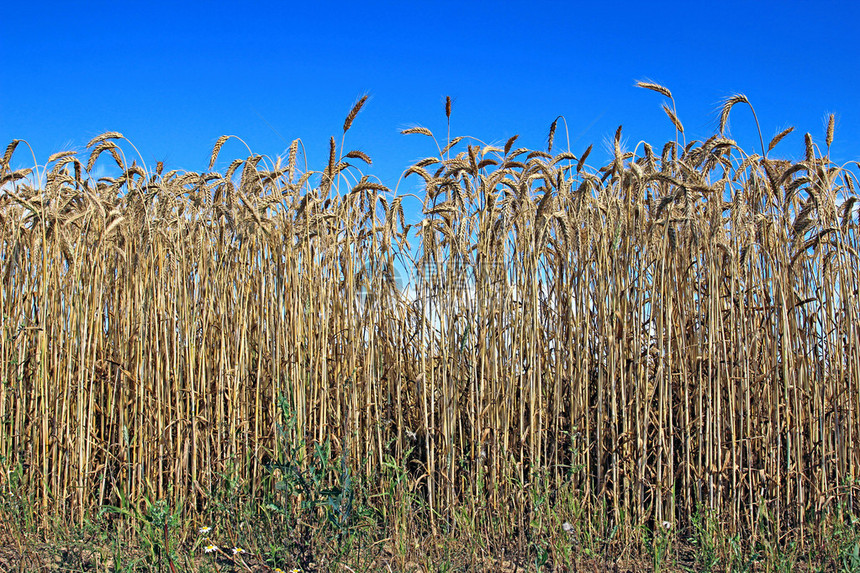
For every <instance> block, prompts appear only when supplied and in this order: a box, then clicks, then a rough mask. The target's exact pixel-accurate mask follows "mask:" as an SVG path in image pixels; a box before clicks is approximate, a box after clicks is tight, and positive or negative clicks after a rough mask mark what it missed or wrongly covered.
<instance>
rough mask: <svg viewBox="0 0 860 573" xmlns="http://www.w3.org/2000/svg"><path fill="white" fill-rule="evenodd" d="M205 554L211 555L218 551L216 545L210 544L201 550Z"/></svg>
mask: <svg viewBox="0 0 860 573" xmlns="http://www.w3.org/2000/svg"><path fill="white" fill-rule="evenodd" d="M203 551H204V552H205V553H212V552H213V551H218V546H217V545H212V544H211V543H210V544H209V545H207V546H206V547H204V548H203Z"/></svg>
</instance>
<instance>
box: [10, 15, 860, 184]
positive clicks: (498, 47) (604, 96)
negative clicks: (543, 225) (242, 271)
mask: <svg viewBox="0 0 860 573" xmlns="http://www.w3.org/2000/svg"><path fill="white" fill-rule="evenodd" d="M416 6H417V7H416ZM858 22H860V9H858V4H856V3H854V2H845V3H836V2H816V3H813V2H803V3H801V2H774V1H770V2H768V1H765V2H733V1H728V2H716V3H714V2H701V3H700V2H677V3H659V2H619V3H609V2H603V3H602V2H591V3H588V4H585V5H582V6H576V3H574V2H542V1H539V0H535V1H532V2H523V3H502V2H468V1H459V2H422V3H419V2H348V3H347V2H318V3H314V2H302V3H293V2H287V1H282V2H250V3H248V4H246V5H244V6H241V7H240V4H238V3H236V2H229V3H222V2H206V3H200V4H187V5H183V4H182V3H176V4H173V3H163V4H162V3H157V2H129V1H126V2H116V1H114V2H110V3H100V2H87V3H69V2H62V3H60V2H57V3H50V2H38V1H33V2H20V1H14V2H8V3H6V4H5V5H4V8H3V10H2V16H0V62H2V64H3V68H2V70H3V71H2V79H0V145H2V146H3V147H5V145H6V144H7V143H8V142H9V141H11V140H12V139H13V138H19V139H26V140H27V141H28V142H29V143H30V144H31V145H32V146H33V148H34V150H35V153H36V157H37V160H38V161H39V163H44V161H45V160H46V159H47V157H48V155H49V154H50V153H53V152H55V151H60V150H65V149H83V147H84V145H85V144H86V142H87V141H88V140H89V139H90V138H92V137H93V136H95V135H97V134H99V133H101V132H103V131H107V130H115V131H120V132H122V133H123V134H124V135H126V136H127V137H128V138H129V139H131V140H132V141H133V142H134V143H135V145H136V146H137V147H138V149H139V150H140V151H141V153H142V155H143V158H144V159H145V160H146V162H147V164H148V166H149V167H150V168H151V167H153V166H154V162H155V161H164V162H165V163H166V167H167V168H168V169H170V168H176V169H188V170H203V169H205V168H206V165H207V162H208V157H209V153H210V151H211V149H212V145H213V144H214V142H215V140H216V139H217V138H218V136H219V135H221V134H235V135H238V136H240V137H242V138H243V139H244V140H245V141H246V142H247V143H248V144H249V145H250V147H251V149H252V150H253V151H254V152H255V153H261V154H267V155H270V156H275V155H278V154H283V153H285V152H286V149H287V148H288V146H289V142H290V141H291V140H292V139H294V138H297V137H300V138H301V139H302V140H303V141H304V143H305V146H306V148H307V151H308V155H309V161H310V166H311V168H316V169H320V168H322V167H323V166H324V164H325V161H326V159H327V147H328V139H329V137H330V136H332V135H334V136H335V137H336V138H337V140H338V142H339V141H340V134H341V128H342V125H343V120H344V117H345V116H346V114H347V112H348V111H349V109H350V107H351V105H352V104H353V103H354V102H355V101H356V100H357V98H358V97H360V96H361V95H363V94H369V95H370V100H369V101H368V103H367V105H366V106H365V108H364V110H363V111H362V113H361V114H360V115H359V117H358V119H357V120H356V122H355V124H354V127H353V129H352V130H351V131H350V133H349V134H348V137H347V146H346V147H347V148H357V149H360V150H362V151H364V152H366V153H368V154H369V155H370V156H371V157H372V158H373V160H374V165H373V166H372V167H370V168H369V169H368V171H369V172H371V173H373V174H376V175H377V176H379V177H380V178H381V179H382V180H383V182H384V183H386V184H387V185H389V186H393V185H394V184H395V183H396V182H397V177H398V176H399V174H400V173H401V172H402V171H403V170H404V169H405V168H406V167H408V166H409V164H410V162H412V161H414V160H416V159H419V158H421V157H424V156H427V155H430V154H432V153H433V152H434V150H435V147H434V146H433V145H432V142H430V141H429V140H428V139H426V138H424V137H422V136H419V135H412V136H403V135H400V134H399V131H400V130H401V129H403V128H406V127H409V126H412V125H417V124H420V125H424V126H426V127H428V128H430V129H432V130H433V131H434V132H436V133H437V135H438V136H440V137H443V136H444V131H445V129H444V128H445V117H444V113H443V102H444V98H445V96H451V97H452V98H453V100H454V108H453V115H452V133H453V134H454V135H471V136H474V137H477V138H480V139H482V140H484V141H486V142H498V143H501V142H504V141H505V140H506V139H507V138H508V137H510V136H512V135H514V134H520V137H521V139H520V144H521V145H525V146H529V147H532V148H543V147H544V146H545V145H546V136H547V131H548V129H549V125H550V123H551V122H552V121H553V119H554V118H555V117H556V116H558V115H563V116H565V118H566V119H567V122H568V125H569V130H570V138H571V144H572V151H573V152H574V153H577V154H579V153H581V151H582V150H583V149H584V148H585V147H586V146H587V145H589V144H591V143H594V144H595V150H599V149H601V148H602V146H603V145H604V142H606V141H607V140H609V139H610V138H611V137H612V135H613V133H614V132H615V129H616V128H617V127H618V125H623V126H624V131H623V133H624V138H625V140H626V142H627V146H628V148H632V147H633V146H634V145H635V144H636V142H637V141H639V140H647V141H649V142H651V143H653V144H655V145H662V144H663V143H665V142H666V141H668V140H670V139H672V138H673V137H674V131H673V128H672V125H671V124H670V122H669V120H668V119H667V118H666V116H665V115H664V114H663V112H662V111H661V109H660V104H661V102H662V99H663V98H662V97H661V96H659V95H658V94H656V93H653V92H649V91H645V90H642V89H638V88H635V87H634V82H635V81H636V80H638V79H646V78H649V79H651V80H653V81H656V82H658V83H661V84H663V85H665V86H666V87H668V88H669V89H671V90H672V92H673V93H674V95H675V99H676V100H677V106H678V114H679V117H680V119H681V121H682V122H683V123H684V126H685V128H686V131H687V139H688V140H689V139H693V138H695V139H704V138H706V137H707V136H709V135H710V134H711V133H713V130H714V129H715V126H716V121H717V120H716V117H717V114H716V111H715V110H716V109H717V106H718V105H719V102H720V100H721V99H722V98H725V97H727V96H730V95H732V94H734V93H737V92H743V93H745V94H746V95H747V96H748V97H749V99H750V100H751V101H752V103H753V105H754V106H755V108H756V111H757V113H758V117H759V120H760V122H761V127H762V131H763V134H764V138H765V142H767V140H769V139H770V137H772V136H773V135H774V134H775V133H777V132H778V131H781V130H782V129H784V128H785V127H787V126H789V125H794V126H795V128H796V132H795V133H793V134H792V135H790V136H789V137H788V138H786V139H785V140H784V141H783V142H782V143H781V144H780V146H779V147H778V148H777V150H776V152H777V155H783V156H787V157H792V156H793V157H799V156H800V155H801V154H802V152H803V133H804V132H807V131H808V132H811V133H812V134H813V136H814V137H815V138H816V140H817V141H819V142H821V143H822V145H823V140H824V130H825V122H826V116H827V114H828V113H830V112H833V113H835V114H836V116H837V129H836V139H835V144H834V147H833V159H834V160H836V161H838V162H840V163H841V162H845V161H848V160H857V159H860V105H858V102H860V89H858V88H860V85H858V75H860V74H858V71H860V45H858V32H857V30H858V28H857V25H858ZM731 129H732V135H733V136H734V137H735V138H736V139H738V140H739V142H740V143H741V144H742V146H743V147H744V148H745V149H747V150H749V151H753V150H755V151H758V136H757V135H755V132H754V131H753V123H752V117H751V115H750V114H749V112H748V110H746V109H744V108H742V107H741V106H737V107H736V108H735V109H734V111H733V113H732V121H731ZM564 145H565V136H564V132H563V131H561V128H560V131H559V132H558V134H557V135H556V147H557V148H558V147H559V146H564ZM246 155H247V152H246V151H245V150H244V148H243V147H241V146H240V145H239V144H237V143H235V142H231V143H229V144H228V145H227V146H225V147H224V149H223V151H222V159H224V160H227V159H228V158H229V159H233V158H237V157H240V156H242V157H244V156H246ZM15 157H16V161H15V164H16V166H30V165H32V159H31V158H29V156H28V152H27V151H26V150H25V149H23V148H19V150H18V151H17V152H16V156H15ZM592 157H593V158H595V161H589V163H590V164H592V165H594V166H599V165H601V164H602V162H601V159H602V158H603V157H601V156H600V154H597V153H596V154H595V155H592ZM225 163H226V161H222V162H220V164H221V166H222V167H223V165H224V164H225ZM414 185H415V183H413V182H411V180H410V183H409V185H407V186H401V191H406V190H408V187H412V186H414Z"/></svg>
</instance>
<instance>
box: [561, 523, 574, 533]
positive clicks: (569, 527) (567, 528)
mask: <svg viewBox="0 0 860 573" xmlns="http://www.w3.org/2000/svg"><path fill="white" fill-rule="evenodd" d="M561 528H562V529H564V530H565V531H566V532H567V533H573V526H572V525H571V524H570V522H569V521H565V522H564V523H562V524H561Z"/></svg>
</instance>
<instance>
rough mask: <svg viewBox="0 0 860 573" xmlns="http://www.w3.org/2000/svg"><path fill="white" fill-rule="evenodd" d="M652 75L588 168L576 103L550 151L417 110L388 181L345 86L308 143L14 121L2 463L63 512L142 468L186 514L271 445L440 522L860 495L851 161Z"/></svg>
mask: <svg viewBox="0 0 860 573" xmlns="http://www.w3.org/2000/svg"><path fill="white" fill-rule="evenodd" d="M640 86H641V87H643V88H645V89H647V90H650V91H652V92H657V94H658V95H659V96H660V97H662V98H663V99H664V100H665V101H666V104H665V105H664V110H665V111H666V113H667V115H668V117H669V120H670V121H671V122H672V123H673V124H674V126H675V131H676V138H675V139H674V140H673V141H669V142H668V143H666V144H665V145H662V146H661V147H654V146H651V145H649V144H648V143H640V144H638V145H636V147H635V148H634V149H633V150H632V151H628V150H624V149H622V146H621V132H622V130H621V128H620V127H619V129H618V132H617V133H616V135H615V138H614V153H613V157H612V158H611V160H610V161H609V162H608V164H606V165H604V166H602V167H600V168H597V169H595V168H592V167H591V166H589V164H588V162H587V161H588V157H589V154H590V151H591V147H588V149H585V150H571V149H563V150H559V146H558V145H557V141H556V140H560V139H562V136H561V135H560V134H561V131H559V132H558V133H557V129H556V128H559V130H561V129H562V128H563V127H564V123H563V120H562V119H558V120H556V121H555V122H553V123H552V126H551V129H550V133H549V138H548V142H547V146H546V148H544V149H527V148H522V147H518V145H517V141H516V137H511V138H510V139H509V140H507V142H506V143H505V144H504V145H503V146H502V145H498V146H493V145H488V144H484V143H482V142H480V141H478V140H476V139H473V138H461V137H454V138H450V137H445V138H443V139H439V138H437V137H435V136H434V135H433V134H432V133H431V132H430V130H428V129H426V128H423V127H416V128H411V129H408V130H405V131H404V134H405V135H404V137H411V138H423V139H421V140H420V141H424V142H426V145H427V149H429V150H431V151H430V153H429V154H428V156H427V157H426V158H425V159H422V160H421V161H418V162H416V163H415V164H414V165H412V166H410V167H409V168H408V169H407V170H406V171H405V172H404V175H403V177H402V179H401V181H400V183H399V184H398V189H397V190H393V189H389V188H387V187H386V186H384V185H382V184H381V183H379V180H378V179H376V178H375V177H373V176H372V175H371V174H370V172H371V170H372V165H371V158H370V157H368V155H366V154H365V153H364V152H362V151H358V150H353V151H346V149H347V148H346V147H344V145H345V140H346V135H347V132H348V131H349V129H350V127H351V125H352V123H353V121H354V120H355V119H356V116H357V114H358V113H359V111H360V109H361V107H362V105H363V104H364V99H362V100H360V101H359V103H358V104H357V105H356V106H355V107H354V108H353V110H352V112H351V113H350V114H349V116H348V117H347V119H346V121H345V123H344V125H343V133H342V134H339V138H340V139H341V141H340V144H339V145H338V144H337V142H336V139H335V138H334V137H333V138H332V139H331V142H330V157H329V160H328V162H327V164H326V165H324V166H322V168H321V169H317V170H314V169H310V168H308V166H307V165H304V166H302V165H301V164H302V160H301V158H302V153H301V146H302V144H301V141H300V140H296V141H294V142H293V143H292V145H291V147H290V148H289V152H288V153H287V154H286V155H285V156H284V157H280V158H269V157H264V156H260V155H256V154H254V153H252V152H250V151H248V155H247V156H246V157H244V158H241V159H235V160H233V161H232V162H231V163H229V166H228V167H226V169H224V170H222V171H215V170H213V167H214V166H215V165H216V163H218V162H219V161H221V162H223V161H224V158H223V157H219V156H220V155H221V148H222V146H224V145H225V144H227V143H228V142H231V143H230V146H231V148H232V146H234V145H237V146H238V145H240V144H241V140H238V138H235V137H232V136H231V137H227V136H224V137H221V138H219V139H218V141H217V143H216V145H215V147H214V149H213V150H212V154H211V162H210V166H209V170H208V171H206V172H202V173H193V172H179V171H170V170H166V169H165V167H164V166H163V165H162V164H161V163H159V164H158V165H155V166H149V168H147V167H146V166H145V165H144V164H143V161H142V160H140V162H139V163H138V161H137V160H138V159H139V156H138V155H136V154H135V153H136V152H135V151H134V148H133V146H132V145H131V142H129V141H128V140H127V139H126V138H124V137H123V136H122V135H121V134H120V133H117V132H108V133H104V134H102V135H100V136H98V137H96V138H95V139H93V140H92V141H91V142H89V144H88V145H87V149H86V150H83V151H80V152H73V151H67V152H61V153H56V154H54V155H52V156H51V157H50V158H49V159H48V161H47V164H46V165H44V166H36V167H33V168H27V169H19V170H13V169H12V164H13V158H16V159H20V157H21V154H22V153H24V151H22V150H23V149H25V148H26V143H25V142H22V141H19V140H15V141H13V142H12V143H11V144H10V145H9V146H8V147H7V149H6V151H5V154H4V155H3V157H2V162H0V183H2V185H3V192H2V193H0V261H2V281H3V282H2V295H0V314H2V317H3V318H2V325H3V326H2V330H3V332H2V337H0V378H2V384H0V469H2V472H0V487H2V488H4V491H5V493H6V494H12V493H13V492H14V494H15V495H16V496H19V497H20V498H22V499H27V500H30V501H31V502H32V503H33V504H34V506H35V507H38V508H40V510H41V512H43V514H45V515H47V514H60V515H65V516H67V517H68V519H69V520H72V521H75V520H78V521H80V520H84V519H85V518H86V516H87V515H92V514H93V513H94V512H97V511H98V510H99V508H101V507H103V506H117V505H119V504H120V503H121V502H122V501H123V500H139V499H142V498H144V497H146V498H147V499H158V500H167V501H168V502H169V503H170V504H171V505H172V506H173V507H178V508H180V510H181V511H182V512H183V515H185V516H188V519H193V516H194V515H198V514H203V513H205V511H206V510H207V508H209V507H210V505H211V503H212V500H211V497H212V491H213V487H215V485H216V484H218V483H221V481H222V480H223V478H224V475H226V474H228V473H229V474H230V475H232V476H234V479H236V480H239V481H240V482H241V483H242V484H244V487H245V488H246V489H245V491H247V492H248V495H251V496H253V495H257V494H259V495H263V494H264V493H265V492H266V491H269V492H270V491H271V490H272V487H273V485H272V484H273V482H272V480H271V479H268V478H269V477H270V475H271V473H272V471H273V470H272V467H274V466H273V464H274V465H275V466H277V462H278V460H283V459H284V456H286V455H294V454H295V452H294V451H285V446H284V444H286V443H293V444H300V445H301V447H303V448H305V449H306V450H307V451H308V452H310V451H311V449H312V448H313V447H314V444H322V443H325V442H328V443H329V444H330V447H331V451H332V457H339V458H340V459H343V460H345V462H344V463H345V464H348V465H349V466H350V467H351V468H352V471H353V472H354V475H357V476H358V475H360V476H366V477H368V478H369V479H368V483H369V484H370V485H368V488H369V489H368V490H367V492H366V494H367V496H368V497H367V498H368V499H372V498H373V496H374V495H375V494H380V493H381V492H386V491H389V492H390V491H400V492H405V493H408V494H409V495H411V496H413V499H415V500H418V502H420V503H416V505H415V506H414V507H415V508H416V509H415V511H416V512H418V516H419V518H420V523H422V524H423V526H425V527H426V528H427V530H428V531H437V530H451V528H452V527H458V525H457V524H461V523H463V521H464V520H466V521H468V520H470V519H471V520H473V521H474V522H480V521H481V520H485V519H489V518H488V517H487V516H488V515H495V516H497V517H498V524H499V525H498V527H499V528H500V529H499V530H498V532H497V533H498V535H500V536H501V535H507V536H511V535H513V536H523V535H527V532H528V529H529V523H530V521H533V520H534V519H535V516H536V515H539V514H540V511H541V508H540V507H538V504H536V503H535V501H534V496H532V495H531V494H530V493H529V492H530V491H532V490H533V489H534V488H536V487H540V488H543V489H542V491H547V492H550V495H551V496H555V495H558V496H561V495H562V494H564V495H565V496H566V499H568V500H571V501H570V505H569V506H568V507H567V509H566V510H565V511H566V513H564V512H559V515H562V513H563V517H564V519H565V521H566V523H567V521H570V522H573V523H574V525H576V523H575V522H576V520H580V521H581V520H594V519H597V518H596V517H595V516H600V519H601V520H602V521H601V524H602V525H601V527H604V528H605V529H606V530H610V529H613V528H614V529H613V532H617V534H616V538H617V539H618V540H627V541H629V540H635V539H641V538H642V536H643V533H642V531H643V530H653V529H654V528H655V527H657V525H655V524H661V523H664V522H665V523H667V524H671V526H672V527H673V528H675V529H677V530H678V531H684V530H685V529H689V528H690V527H691V518H692V516H693V515H695V514H697V512H701V511H703V510H706V511H708V512H710V514H711V515H714V516H716V519H717V520H718V522H719V524H720V526H721V527H722V528H725V530H726V531H729V532H736V533H740V534H743V535H746V536H750V537H751V538H755V537H756V536H759V535H763V534H764V533H763V530H768V531H778V532H779V531H798V532H800V533H801V537H802V536H806V535H813V536H814V535H816V534H822V535H823V534H826V533H827V530H826V529H824V528H823V526H822V525H821V524H822V523H824V522H825V521H826V518H827V516H833V515H837V516H841V515H856V514H857V513H858V501H860V500H858V498H856V497H855V495H854V494H855V493H860V491H858V484H857V477H858V475H857V474H858V467H860V465H858V464H860V450H858V447H857V443H858V442H857V440H858V439H860V402H858V401H860V350H858V340H860V320H858V319H860V307H858V267H859V266H860V256H858V248H860V246H858V242H860V241H858V216H857V210H856V209H855V208H854V207H855V205H856V200H857V196H856V189H855V185H856V182H857V181H856V178H857V174H856V168H857V164H856V163H854V164H851V165H836V164H834V163H833V162H832V161H831V159H830V148H831V144H832V143H833V139H834V133H833V132H834V129H833V120H832V117H831V123H830V126H829V129H828V131H827V135H826V141H825V142H824V145H823V146H822V145H821V144H820V143H816V142H815V141H813V139H812V137H811V136H810V135H809V134H806V135H805V137H804V147H803V149H802V150H801V152H800V154H799V155H800V156H801V158H800V159H799V160H797V161H790V160H786V159H777V158H775V157H776V156H777V153H778V150H779V149H782V148H783V146H784V145H785V144H783V145H782V146H779V147H778V144H779V143H780V140H782V139H783V138H784V137H785V136H786V135H788V133H789V132H790V131H791V129H788V130H786V131H784V132H782V133H780V134H778V135H777V136H776V137H774V138H773V140H772V141H770V142H769V145H767V147H765V143H766V142H765V141H764V140H763V139H762V140H761V141H760V142H756V145H754V146H753V147H754V149H752V150H750V151H744V150H743V149H741V147H740V146H739V145H738V144H737V143H736V142H735V141H733V140H732V139H730V138H729V136H728V135H727V133H726V131H725V126H726V123H727V121H728V118H729V115H730V114H732V113H738V111H737V110H738V108H747V109H746V110H745V111H749V110H751V109H752V106H750V105H749V102H748V101H747V99H746V98H745V97H744V96H741V95H739V96H734V97H732V98H730V99H728V100H726V102H725V105H724V107H723V109H722V114H721V116H720V122H719V129H718V131H717V133H715V134H714V135H713V136H712V137H710V138H709V139H707V140H705V141H686V140H685V133H684V127H683V125H682V123H681V121H680V119H679V118H678V117H677V115H676V113H675V111H674V100H673V99H672V96H671V93H670V92H669V90H668V89H666V88H664V87H662V86H658V85H656V84H649V83H640ZM651 97H653V94H651ZM733 109H734V110H735V111H733ZM446 114H447V115H448V118H449V119H450V114H451V108H450V100H449V102H448V105H447V107H446ZM237 140H238V141H237ZM791 151H797V150H791ZM131 157H134V160H132V161H129V159H130V158H131ZM97 164H99V165H101V164H104V165H109V166H110V168H111V169H113V170H114V171H115V173H116V176H113V177H103V178H100V179H96V178H95V177H94V176H93V173H94V168H95V166H96V165H97ZM407 188H408V189H410V190H413V189H416V188H419V189H420V191H419V192H416V193H415V194H410V193H411V191H410V193H406V192H404V191H402V189H407ZM410 201H411V202H413V203H414V204H419V205H420V206H419V207H418V216H417V222H413V223H411V224H410V223H409V221H410V219H409V217H408V216H407V215H409V214H410V213H409V211H410V210H411V208H409V209H407V210H406V212H405V209H404V206H405V204H406V205H408V204H409V202H410ZM413 219H414V217H413ZM403 269H410V272H414V273H415V277H416V279H417V280H416V282H415V283H414V285H415V287H414V288H413V289H412V290H411V291H410V292H409V293H406V292H405V291H404V290H402V289H401V288H399V287H398V284H397V282H396V281H395V280H394V277H395V275H396V274H397V273H402V272H403V271H402V270H403ZM286 413H289V415H290V416H293V419H292V422H291V423H287V420H286V417H287V414H286ZM295 459H299V460H305V462H304V463H308V462H307V460H309V459H310V458H309V457H308V456H307V455H305V456H304V457H302V456H299V457H297V458H295ZM392 464H394V465H396V466H397V467H399V468H402V471H403V476H404V477H403V480H401V481H399V482H397V483H394V482H392V480H391V479H389V478H388V477H386V476H387V475H389V474H386V473H385V469H386V468H387V467H390V466H391V465H392ZM13 475H14V476H16V481H15V482H14V484H13V481H12V478H11V476H13ZM13 485H14V489H13ZM553 499H555V498H553ZM386 519H390V523H391V527H392V528H395V529H396V528H397V527H401V526H402V527H406V525H407V521H408V520H409V519H411V518H407V517H406V516H400V518H397V519H400V521H398V520H397V519H396V518H394V517H390V516H389V517H387V518H386ZM816 532H817V533H816ZM627 541H624V542H625V543H626V542H627ZM619 543H621V541H619Z"/></svg>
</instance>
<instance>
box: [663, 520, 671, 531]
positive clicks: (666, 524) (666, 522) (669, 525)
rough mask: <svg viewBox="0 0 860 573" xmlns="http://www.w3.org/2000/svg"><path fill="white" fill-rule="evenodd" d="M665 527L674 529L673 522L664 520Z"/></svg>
mask: <svg viewBox="0 0 860 573" xmlns="http://www.w3.org/2000/svg"><path fill="white" fill-rule="evenodd" d="M663 529H672V522H670V521H664V522H663Z"/></svg>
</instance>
